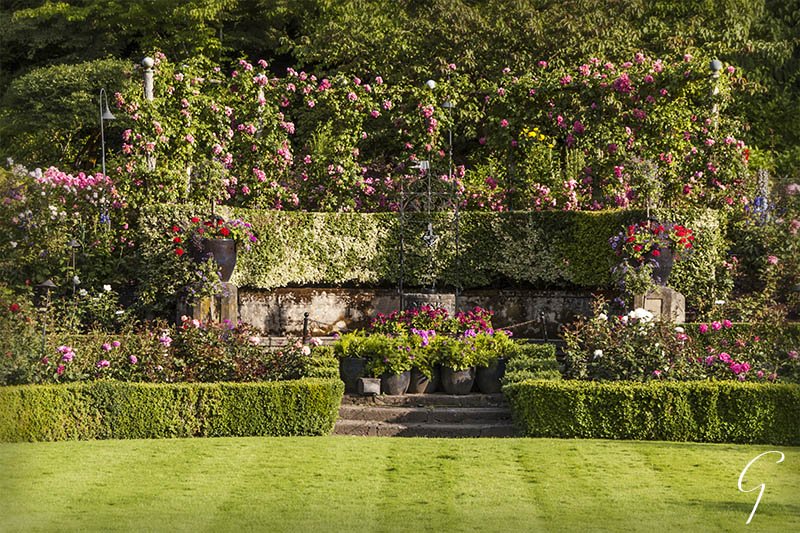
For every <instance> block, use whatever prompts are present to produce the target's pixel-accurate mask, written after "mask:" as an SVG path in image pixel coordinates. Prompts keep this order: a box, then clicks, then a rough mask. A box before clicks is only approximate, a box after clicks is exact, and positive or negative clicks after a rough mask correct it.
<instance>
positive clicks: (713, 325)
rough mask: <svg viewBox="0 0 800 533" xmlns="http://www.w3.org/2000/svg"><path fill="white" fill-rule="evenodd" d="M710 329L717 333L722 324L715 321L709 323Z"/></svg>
mask: <svg viewBox="0 0 800 533" xmlns="http://www.w3.org/2000/svg"><path fill="white" fill-rule="evenodd" d="M711 329H713V330H714V331H719V330H721V329H722V324H721V323H720V322H719V321H717V320H715V321H714V322H712V323H711Z"/></svg>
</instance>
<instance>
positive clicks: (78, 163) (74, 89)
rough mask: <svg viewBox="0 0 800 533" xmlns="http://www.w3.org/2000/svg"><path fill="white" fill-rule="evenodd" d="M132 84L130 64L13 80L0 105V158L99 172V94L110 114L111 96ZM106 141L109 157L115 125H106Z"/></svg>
mask: <svg viewBox="0 0 800 533" xmlns="http://www.w3.org/2000/svg"><path fill="white" fill-rule="evenodd" d="M81 33H82V32H81ZM130 78H131V64H130V63H129V62H127V61H122V60H119V59H101V60H96V61H89V62H85V63H78V64H74V65H54V66H51V67H42V68H39V69H35V70H32V71H31V72H29V73H27V74H25V75H24V76H20V77H18V78H16V79H15V80H14V81H13V82H12V83H11V85H10V86H9V88H8V90H7V91H5V94H4V95H3V97H2V101H1V103H0V157H2V158H3V160H5V159H6V158H7V157H11V158H14V159H16V160H18V161H19V162H21V163H24V164H25V165H26V166H29V167H31V168H33V167H35V166H39V167H42V168H47V167H49V166H60V167H62V168H66V169H70V170H72V169H75V170H78V169H85V168H93V167H94V168H97V167H99V161H100V151H101V142H100V102H99V98H100V89H105V91H106V95H107V96H108V100H109V104H110V105H111V109H114V106H113V104H114V93H115V92H119V91H122V90H124V88H125V87H127V86H128V85H129V84H130V83H131V80H130ZM104 105H105V103H104ZM105 136H106V142H107V143H108V145H107V146H106V149H107V150H108V154H107V156H108V155H109V154H110V153H111V149H112V148H113V147H116V146H118V143H117V139H118V138H119V129H118V128H117V127H115V126H114V121H106V124H105Z"/></svg>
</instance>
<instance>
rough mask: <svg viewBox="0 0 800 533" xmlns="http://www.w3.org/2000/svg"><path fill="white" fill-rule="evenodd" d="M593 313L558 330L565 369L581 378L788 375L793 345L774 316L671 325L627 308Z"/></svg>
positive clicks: (795, 363) (792, 375)
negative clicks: (743, 321) (619, 311)
mask: <svg viewBox="0 0 800 533" xmlns="http://www.w3.org/2000/svg"><path fill="white" fill-rule="evenodd" d="M604 311H607V310H606V309H605V307H604V302H603V301H602V300H598V301H597V302H596V303H595V309H594V316H592V317H588V318H580V319H578V320H577V321H576V322H575V323H573V324H570V325H568V326H567V327H565V328H564V330H563V338H564V341H565V342H566V350H565V360H564V361H565V367H566V368H565V376H566V377H570V378H575V379H589V380H612V381H614V380H630V381H648V380H656V381H658V380H662V381H663V380H668V381H674V380H679V381H683V380H704V379H714V380H739V381H745V380H747V381H775V380H778V379H779V380H784V381H789V382H796V380H797V377H798V375H799V374H800V359H799V358H798V351H799V350H800V344H798V338H797V337H796V335H792V334H791V333H789V332H791V331H793V329H796V328H785V327H784V325H783V323H782V322H775V321H773V322H766V321H765V322H759V323H752V324H739V325H737V326H736V327H734V325H733V323H732V322H731V321H730V320H728V319H723V318H720V319H718V320H714V321H712V322H711V323H701V324H694V325H688V324H687V325H676V324H674V323H672V322H670V321H662V320H653V316H652V314H651V313H649V312H647V311H646V310H644V309H635V310H633V311H631V312H629V313H628V314H626V315H611V316H608V315H607V314H606V312H604Z"/></svg>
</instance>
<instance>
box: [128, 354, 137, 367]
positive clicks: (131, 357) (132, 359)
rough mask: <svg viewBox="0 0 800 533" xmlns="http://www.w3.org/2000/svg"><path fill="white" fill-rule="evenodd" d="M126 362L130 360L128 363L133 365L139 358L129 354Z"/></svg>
mask: <svg viewBox="0 0 800 533" xmlns="http://www.w3.org/2000/svg"><path fill="white" fill-rule="evenodd" d="M128 362H130V364H132V365H135V364H136V363H138V362H139V359H138V358H137V357H136V356H135V355H131V356H130V357H128Z"/></svg>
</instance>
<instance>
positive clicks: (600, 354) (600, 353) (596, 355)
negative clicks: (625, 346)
mask: <svg viewBox="0 0 800 533" xmlns="http://www.w3.org/2000/svg"><path fill="white" fill-rule="evenodd" d="M601 357H603V350H600V349H597V350H595V351H594V358H595V359H600V358H601Z"/></svg>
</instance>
